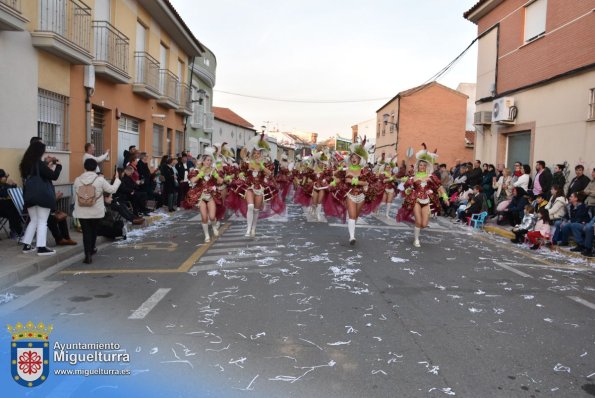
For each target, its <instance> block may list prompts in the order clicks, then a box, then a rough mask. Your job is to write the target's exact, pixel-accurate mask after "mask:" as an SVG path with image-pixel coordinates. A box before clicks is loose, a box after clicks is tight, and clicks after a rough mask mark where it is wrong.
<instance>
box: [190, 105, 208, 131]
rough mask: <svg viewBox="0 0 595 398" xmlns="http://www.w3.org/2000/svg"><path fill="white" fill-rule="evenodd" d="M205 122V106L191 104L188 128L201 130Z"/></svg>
mask: <svg viewBox="0 0 595 398" xmlns="http://www.w3.org/2000/svg"><path fill="white" fill-rule="evenodd" d="M204 120H205V106H204V105H201V104H200V103H198V102H194V103H193V104H192V116H191V117H190V126H191V127H192V128H194V129H202V126H203V125H204Z"/></svg>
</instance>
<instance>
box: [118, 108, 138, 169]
mask: <svg viewBox="0 0 595 398" xmlns="http://www.w3.org/2000/svg"><path fill="white" fill-rule="evenodd" d="M131 145H134V146H136V147H137V148H138V149H140V147H139V122H138V120H136V119H132V118H130V117H126V116H122V117H120V121H119V123H118V166H120V165H122V163H123V162H124V151H127V150H128V148H129V147H130V146H131Z"/></svg>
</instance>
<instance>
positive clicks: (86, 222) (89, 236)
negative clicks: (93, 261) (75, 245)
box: [79, 218, 101, 255]
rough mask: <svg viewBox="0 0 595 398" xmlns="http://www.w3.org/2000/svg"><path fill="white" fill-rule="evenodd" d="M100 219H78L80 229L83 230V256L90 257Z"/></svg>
mask: <svg viewBox="0 0 595 398" xmlns="http://www.w3.org/2000/svg"><path fill="white" fill-rule="evenodd" d="M99 220H101V219H100V218H79V222H80V223H81V229H82V230H83V246H84V248H85V255H91V253H92V252H93V249H95V242H97V226H98V225H99Z"/></svg>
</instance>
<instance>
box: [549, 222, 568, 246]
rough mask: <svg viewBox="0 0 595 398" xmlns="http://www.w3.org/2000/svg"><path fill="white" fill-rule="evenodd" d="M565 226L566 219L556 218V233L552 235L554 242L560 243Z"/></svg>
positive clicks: (554, 226)
mask: <svg viewBox="0 0 595 398" xmlns="http://www.w3.org/2000/svg"><path fill="white" fill-rule="evenodd" d="M563 226H564V221H563V220H556V221H554V225H553V229H554V235H552V242H553V243H558V242H560V241H561V237H562V228H563ZM567 239H568V238H567Z"/></svg>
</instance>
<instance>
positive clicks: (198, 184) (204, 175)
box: [186, 147, 223, 243]
mask: <svg viewBox="0 0 595 398" xmlns="http://www.w3.org/2000/svg"><path fill="white" fill-rule="evenodd" d="M213 153H214V148H212V147H210V148H205V155H204V156H203V158H202V167H201V168H200V169H199V170H198V174H196V176H194V177H191V178H190V183H191V184H192V185H193V187H192V188H191V189H190V190H189V191H188V195H187V196H186V206H198V209H199V210H200V218H201V223H202V230H203V232H204V235H205V243H209V242H210V241H211V236H210V235H209V221H210V222H211V227H212V228H213V235H214V236H215V237H217V236H219V228H218V225H217V218H216V213H217V202H219V203H221V197H220V194H221V192H220V191H219V190H217V186H218V185H220V184H222V183H223V179H222V178H221V176H220V175H219V173H217V170H216V169H215V167H214V165H213Z"/></svg>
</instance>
